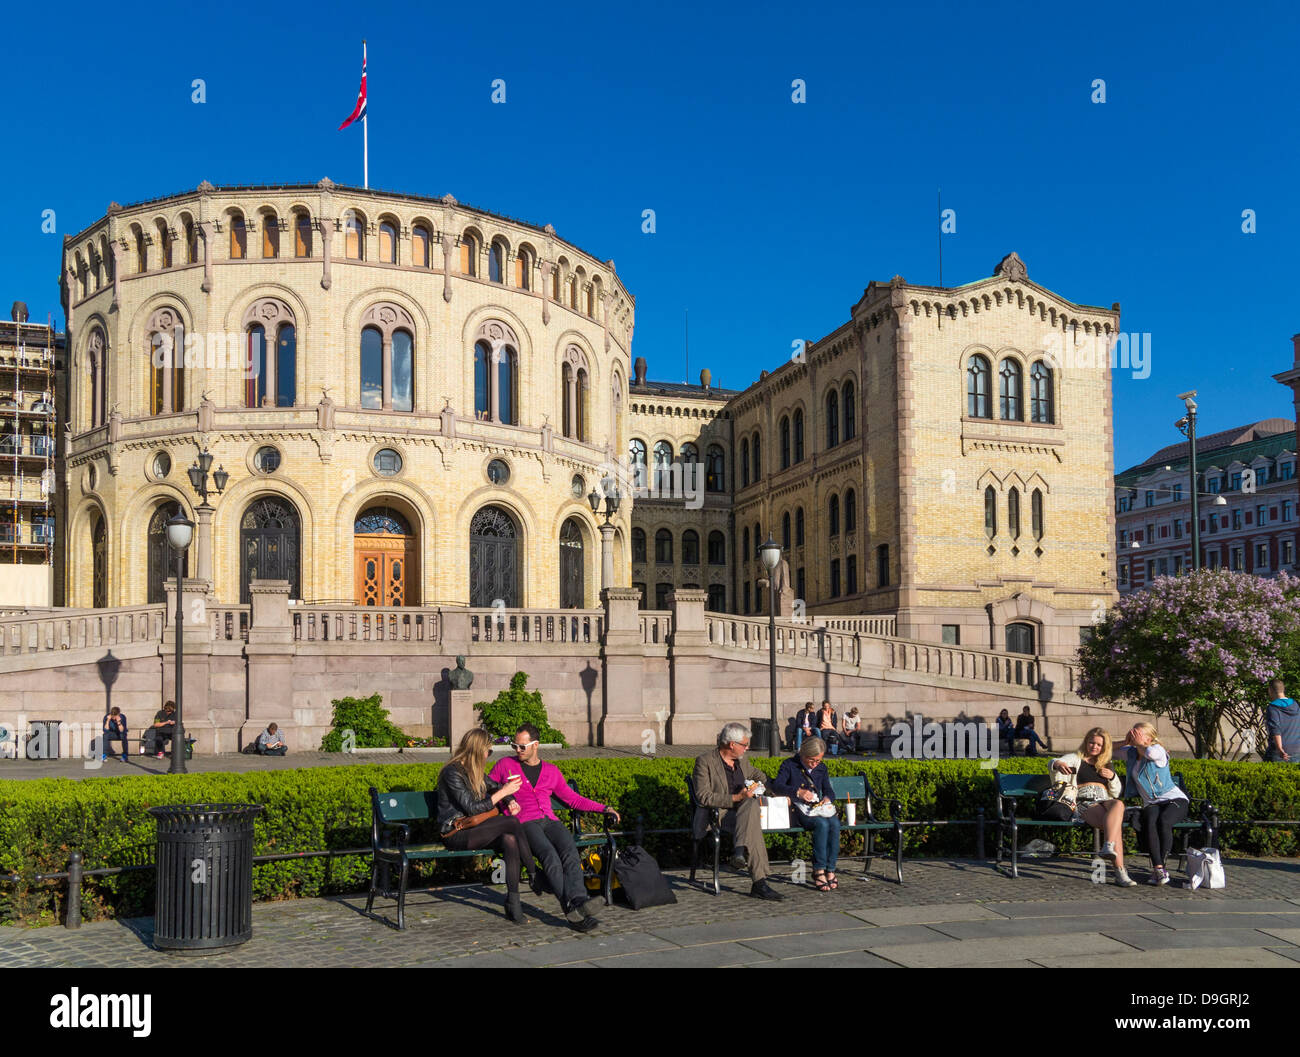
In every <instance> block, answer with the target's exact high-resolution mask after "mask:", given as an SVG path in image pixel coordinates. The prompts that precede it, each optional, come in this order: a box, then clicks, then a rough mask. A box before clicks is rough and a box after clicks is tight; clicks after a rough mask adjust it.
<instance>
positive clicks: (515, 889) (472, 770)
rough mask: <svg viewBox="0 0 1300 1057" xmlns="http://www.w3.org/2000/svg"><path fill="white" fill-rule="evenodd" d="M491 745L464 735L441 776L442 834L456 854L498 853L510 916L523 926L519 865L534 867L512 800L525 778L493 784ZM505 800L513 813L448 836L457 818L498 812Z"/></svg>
mask: <svg viewBox="0 0 1300 1057" xmlns="http://www.w3.org/2000/svg"><path fill="white" fill-rule="evenodd" d="M491 746H492V735H490V734H489V733H488V732H487V731H486V730H482V729H478V730H471V731H468V732H466V734H465V736H464V737H463V738H461V739H460V744H459V745H458V746H457V747H456V751H455V753H454V754H453V755H452V757H451V762H450V763H448V764H447V766H446V767H444V768H443V769H442V770H441V771H440V772H439V774H438V832H439V833H440V834H442V841H443V843H444V844H446V845H447V847H448V848H450V849H451V850H452V851H468V850H469V849H471V848H472V849H474V850H478V849H480V848H484V849H486V848H491V849H492V850H494V851H497V852H500V854H501V858H502V859H504V860H505V864H506V917H508V918H509V919H510V920H511V921H513V922H515V923H516V924H520V925H522V924H523V923H524V912H523V908H522V907H521V906H520V904H519V877H520V867H521V866H522V865H523V864H525V863H526V864H528V866H529V867H530V868H531V866H532V862H533V852H532V849H531V848H530V847H529V846H528V837H527V835H526V834H525V833H524V827H523V826H522V825H520V823H519V820H518V819H516V818H514V815H515V813H517V812H518V810H519V805H518V804H516V803H515V802H514V801H513V800H509V799H508V798H510V797H513V796H514V794H515V793H517V792H518V791H519V787H520V785H521V784H522V781H523V780H522V779H521V778H520V776H519V775H514V776H512V777H511V778H510V779H509V781H506V782H494V781H492V779H490V778H489V777H488V776H487V775H486V774H485V773H484V771H485V770H486V768H487V760H488V754H489V752H490V750H491ZM503 800H506V801H507V807H506V810H507V811H508V812H509V814H500V815H495V816H493V817H492V818H489V819H487V820H486V821H484V822H480V823H479V824H478V825H477V826H470V827H468V828H467V829H462V830H459V831H457V832H455V833H450V832H449V830H450V829H451V828H452V826H453V825H454V824H455V822H456V820H457V819H458V818H460V817H462V816H470V815H481V814H483V813H484V812H485V811H492V810H493V809H497V810H500V808H499V807H498V805H499V804H500V803H501V801H503Z"/></svg>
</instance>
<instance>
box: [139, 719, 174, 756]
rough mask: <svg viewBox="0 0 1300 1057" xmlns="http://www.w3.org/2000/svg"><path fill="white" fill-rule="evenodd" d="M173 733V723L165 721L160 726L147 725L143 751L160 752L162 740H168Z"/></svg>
mask: <svg viewBox="0 0 1300 1057" xmlns="http://www.w3.org/2000/svg"><path fill="white" fill-rule="evenodd" d="M175 733H176V724H175V723H166V724H164V725H163V726H161V727H149V728H148V729H147V730H146V731H145V732H144V751H145V752H161V751H162V745H163V742H165V741H166V742H170V741H171V740H172V736H173V735H174V734H175Z"/></svg>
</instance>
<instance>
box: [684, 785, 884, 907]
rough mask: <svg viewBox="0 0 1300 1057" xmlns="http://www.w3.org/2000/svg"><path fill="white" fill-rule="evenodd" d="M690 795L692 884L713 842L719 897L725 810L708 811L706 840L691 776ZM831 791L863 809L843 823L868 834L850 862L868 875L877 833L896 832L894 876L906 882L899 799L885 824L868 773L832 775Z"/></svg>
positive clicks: (795, 830) (793, 830) (847, 829)
mask: <svg viewBox="0 0 1300 1057" xmlns="http://www.w3.org/2000/svg"><path fill="white" fill-rule="evenodd" d="M686 792H687V795H688V796H689V798H690V804H691V876H690V879H691V881H692V882H694V880H695V872H696V870H697V869H698V867H699V863H700V844H701V843H703V842H704V841H709V842H710V843H711V844H712V846H713V888H712V891H713V894H714V895H718V893H719V892H720V891H721V887H720V885H719V883H718V874H719V871H720V869H721V865H722V833H723V829H722V824H721V823H722V809H721V808H716V807H712V808H704V809H703V810H705V811H707V812H709V829H708V832H706V833H705V835H704V837H703V838H700V839H696V837H695V811H696V809H697V808H698V807H699V801H697V800H696V799H695V781H694V779H693V778H692V777H690V776H687V779H686ZM831 792H832V793H833V794H834V798H835V799H836V800H855V801H861V802H862V805H863V810H862V812H861V814H859V816H858V821H857V822H855V823H854V824H853V825H852V826H850V825H849V824H848V823H847V822H843V821H841V823H840V834H841V835H843V834H845V833H862V834H865V835H866V847H865V848H864V851H863V854H862V855H861V856H856V855H848V856H845V858H847V859H856V858H861V859H862V873H863V875H864V876H865V875H866V874H868V873H870V872H871V860H872V859H873V858H875V856H876V848H875V839H876V834H877V833H878V832H880V831H881V830H892V831H893V833H894V874H895V876H896V877H897V878H898V883H899V884H902V883H903V821H902V812H903V805H902V803H901V802H900V801H898V800H891V801H890V802H889V814H890V817H891V819H892V821H889V822H883V821H880V820H878V819H877V818H876V816H875V812H874V808H873V801H874V799H875V794H874V793H873V792H872V789H871V783H870V782H869V781H868V780H867V776H866V775H865V774H853V775H843V776H839V777H836V776H834V775H832V776H831ZM790 810H791V811H795V810H797V808H795V806H794V805H793V804H791V805H790ZM763 832H764V834H767V833H779V834H786V835H791V836H799V835H800V834H803V833H808V832H809V831H808V830H806V829H804V828H803V827H802V826H791V827H790V828H789V829H769V830H764V831H763Z"/></svg>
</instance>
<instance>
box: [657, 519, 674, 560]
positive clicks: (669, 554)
mask: <svg viewBox="0 0 1300 1057" xmlns="http://www.w3.org/2000/svg"><path fill="white" fill-rule="evenodd" d="M672 563H673V534H672V533H671V532H670V531H669V530H668V529H666V528H661V529H660V530H659V531H658V532H656V533H655V564H656V565H672Z"/></svg>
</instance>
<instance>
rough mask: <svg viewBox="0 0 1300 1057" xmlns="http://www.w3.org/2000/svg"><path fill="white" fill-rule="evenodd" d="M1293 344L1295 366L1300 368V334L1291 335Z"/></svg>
mask: <svg viewBox="0 0 1300 1057" xmlns="http://www.w3.org/2000/svg"><path fill="white" fill-rule="evenodd" d="M1291 344H1292V346H1294V348H1295V365H1296V366H1297V367H1300V334H1292V335H1291Z"/></svg>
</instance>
